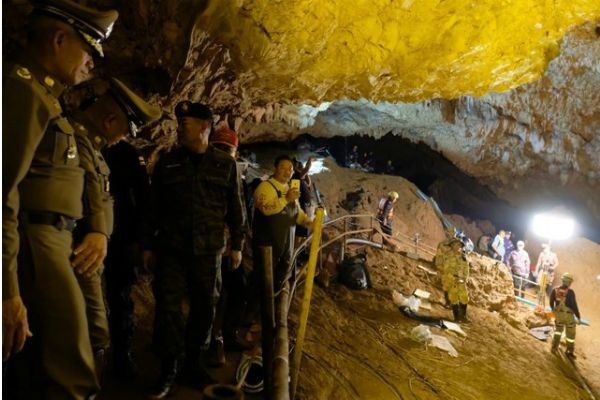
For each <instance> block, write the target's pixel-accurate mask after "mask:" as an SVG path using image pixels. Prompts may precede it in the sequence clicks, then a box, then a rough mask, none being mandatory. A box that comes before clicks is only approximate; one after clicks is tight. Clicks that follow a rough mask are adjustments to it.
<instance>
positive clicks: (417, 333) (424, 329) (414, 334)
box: [410, 325, 432, 343]
mask: <svg viewBox="0 0 600 400" xmlns="http://www.w3.org/2000/svg"><path fill="white" fill-rule="evenodd" d="M431 336H432V335H431V330H430V329H429V327H428V326H427V325H419V326H415V327H414V328H413V329H412V330H411V331H410V337H411V338H412V339H413V340H416V341H417V342H419V343H425V342H429V341H430V340H431Z"/></svg>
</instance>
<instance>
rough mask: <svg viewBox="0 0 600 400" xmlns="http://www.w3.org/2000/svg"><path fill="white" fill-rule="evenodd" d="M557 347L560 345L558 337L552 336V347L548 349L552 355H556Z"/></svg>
mask: <svg viewBox="0 0 600 400" xmlns="http://www.w3.org/2000/svg"><path fill="white" fill-rule="evenodd" d="M559 345H560V335H554V337H553V338H552V347H551V348H550V351H551V352H552V353H556V352H557V351H558V346H559Z"/></svg>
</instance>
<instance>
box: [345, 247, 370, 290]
mask: <svg viewBox="0 0 600 400" xmlns="http://www.w3.org/2000/svg"><path fill="white" fill-rule="evenodd" d="M338 280H339V281H340V282H341V283H343V284H344V285H346V286H347V287H349V288H350V289H353V290H363V289H367V288H369V287H371V278H370V276H369V271H368V270H367V256H366V254H359V255H356V256H353V257H349V258H345V259H344V261H343V262H342V263H341V264H340V266H339V271H338Z"/></svg>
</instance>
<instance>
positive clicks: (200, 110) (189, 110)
mask: <svg viewBox="0 0 600 400" xmlns="http://www.w3.org/2000/svg"><path fill="white" fill-rule="evenodd" d="M175 116H176V117H177V119H179V118H183V117H191V118H198V119H202V120H205V121H210V120H212V112H211V111H210V108H208V106H205V105H204V104H200V103H193V102H191V101H189V100H185V101H181V102H179V104H177V106H175Z"/></svg>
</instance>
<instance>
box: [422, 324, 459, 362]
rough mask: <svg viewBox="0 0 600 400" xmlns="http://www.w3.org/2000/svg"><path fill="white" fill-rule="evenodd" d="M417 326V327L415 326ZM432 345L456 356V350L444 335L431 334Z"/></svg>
mask: <svg viewBox="0 0 600 400" xmlns="http://www.w3.org/2000/svg"><path fill="white" fill-rule="evenodd" d="M417 328H418V327H417ZM430 344H431V345H432V346H433V347H437V348H438V349H440V350H444V351H446V352H448V354H450V355H451V356H452V357H458V351H456V349H455V348H454V347H453V346H452V344H451V343H450V342H449V341H448V339H447V338H446V337H445V336H440V335H431V343H430Z"/></svg>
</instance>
